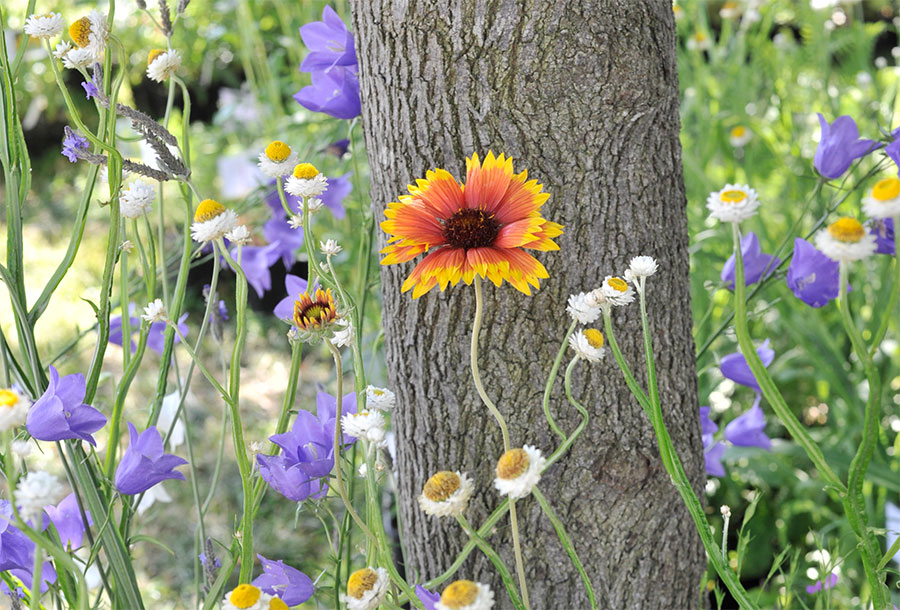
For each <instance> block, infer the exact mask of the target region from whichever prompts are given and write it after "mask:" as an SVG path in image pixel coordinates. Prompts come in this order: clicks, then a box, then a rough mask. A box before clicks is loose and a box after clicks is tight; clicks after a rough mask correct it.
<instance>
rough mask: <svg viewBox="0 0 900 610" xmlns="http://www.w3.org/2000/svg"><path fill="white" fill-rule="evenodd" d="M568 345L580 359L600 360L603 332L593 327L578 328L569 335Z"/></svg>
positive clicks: (602, 353)
mask: <svg viewBox="0 0 900 610" xmlns="http://www.w3.org/2000/svg"><path fill="white" fill-rule="evenodd" d="M569 347H571V348H572V349H573V350H574V351H575V354H576V355H577V356H578V357H579V358H581V359H582V360H587V361H588V362H600V360H602V359H603V355H604V351H603V349H602V348H603V333H601V332H600V331H599V330H597V329H595V328H588V329H586V330H579V331H578V332H574V333H572V334H571V335H569Z"/></svg>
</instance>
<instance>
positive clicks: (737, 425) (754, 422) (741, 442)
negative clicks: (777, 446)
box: [725, 394, 772, 449]
mask: <svg viewBox="0 0 900 610" xmlns="http://www.w3.org/2000/svg"><path fill="white" fill-rule="evenodd" d="M765 428H766V416H765V415H764V414H763V410H762V409H761V408H760V406H759V394H757V397H756V402H755V403H754V404H753V406H752V407H751V408H750V410H749V411H747V412H746V413H743V414H741V415H739V416H737V417H735V418H734V419H733V420H731V421H730V422H728V424H727V425H726V426H725V440H728V441H731V444H733V445H738V446H740V447H762V448H763V449H771V448H772V441H771V440H769V437H768V436H766V433H765Z"/></svg>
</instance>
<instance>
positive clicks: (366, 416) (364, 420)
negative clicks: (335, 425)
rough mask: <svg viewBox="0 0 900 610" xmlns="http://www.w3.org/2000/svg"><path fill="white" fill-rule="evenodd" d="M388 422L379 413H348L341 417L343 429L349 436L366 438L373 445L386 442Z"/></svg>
mask: <svg viewBox="0 0 900 610" xmlns="http://www.w3.org/2000/svg"><path fill="white" fill-rule="evenodd" d="M385 426H386V422H385V420H384V415H382V414H381V413H380V412H379V411H374V410H373V411H360V412H359V413H347V414H345V415H344V416H342V417H341V429H342V430H343V431H344V434H345V435H347V436H355V437H356V438H364V439H366V440H368V441H371V442H373V443H381V442H383V441H384V435H385V433H386V430H385Z"/></svg>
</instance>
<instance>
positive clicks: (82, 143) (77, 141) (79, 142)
mask: <svg viewBox="0 0 900 610" xmlns="http://www.w3.org/2000/svg"><path fill="white" fill-rule="evenodd" d="M65 133H66V137H65V139H63V144H62V155H63V156H64V157H65V158H66V159H68V160H69V163H75V162H76V161H78V151H80V150H87V149H88V141H87V138H85V137H84V136H80V135H78V132H77V131H73V130H72V129H70V128H69V127H68V125H67V126H66V129H65Z"/></svg>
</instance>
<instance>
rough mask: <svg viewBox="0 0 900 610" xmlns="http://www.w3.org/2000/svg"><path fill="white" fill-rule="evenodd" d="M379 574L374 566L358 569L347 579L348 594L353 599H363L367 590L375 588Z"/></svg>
mask: <svg viewBox="0 0 900 610" xmlns="http://www.w3.org/2000/svg"><path fill="white" fill-rule="evenodd" d="M376 582H378V574H376V573H375V570H373V569H372V568H363V569H362V570H357V571H356V572H354V573H353V574H351V575H350V578H348V579H347V595H349V596H350V597H352V598H353V599H362V598H363V595H365V594H366V592H367V591H371V590H372V589H374V588H375V583H376Z"/></svg>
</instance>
